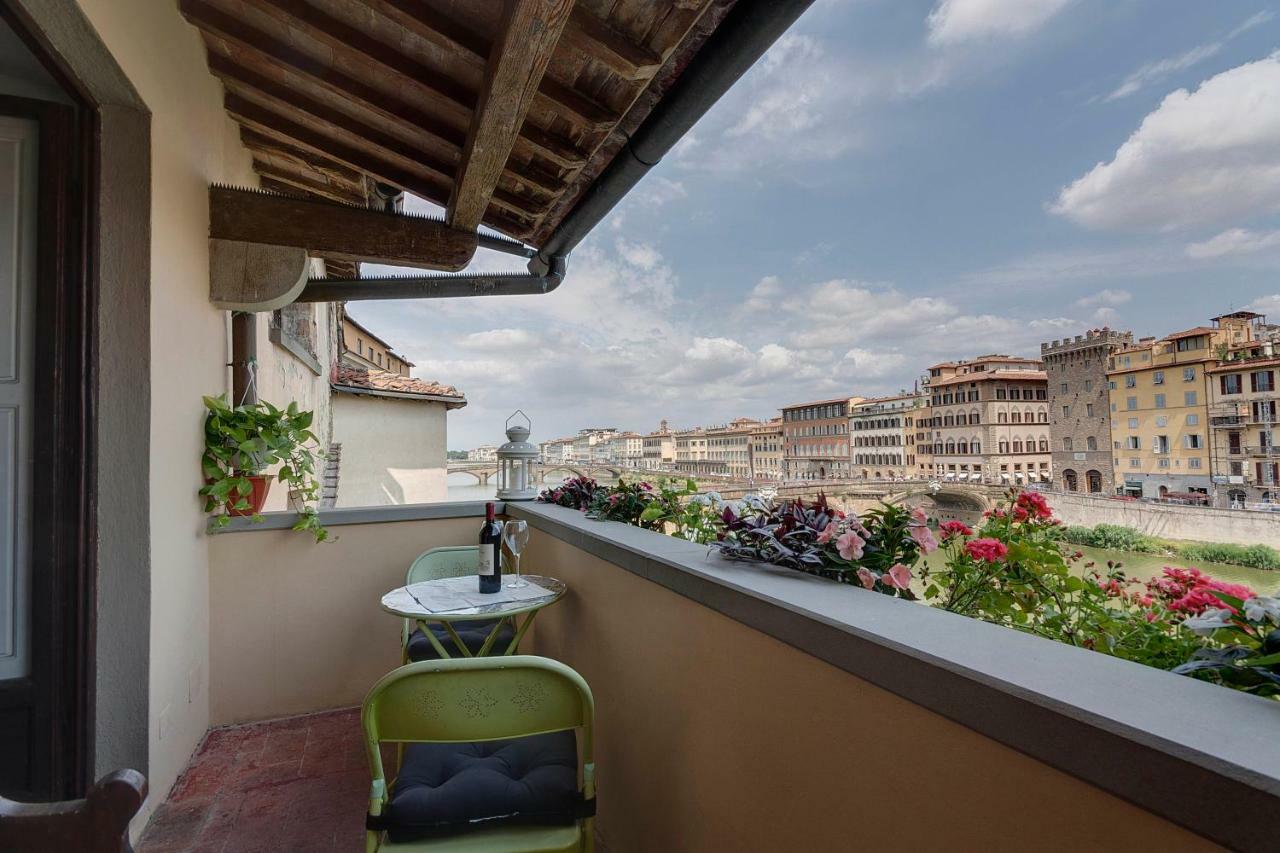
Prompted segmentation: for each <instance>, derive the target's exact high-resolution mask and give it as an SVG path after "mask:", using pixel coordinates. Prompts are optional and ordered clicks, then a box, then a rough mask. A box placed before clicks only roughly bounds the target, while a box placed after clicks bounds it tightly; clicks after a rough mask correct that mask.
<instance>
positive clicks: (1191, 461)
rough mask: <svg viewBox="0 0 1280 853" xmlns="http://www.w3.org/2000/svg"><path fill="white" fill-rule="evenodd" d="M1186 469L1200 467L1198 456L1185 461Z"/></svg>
mask: <svg viewBox="0 0 1280 853" xmlns="http://www.w3.org/2000/svg"><path fill="white" fill-rule="evenodd" d="M1187 467H1188V468H1199V467H1200V457H1199V456H1195V457H1192V458H1191V459H1188V460H1187Z"/></svg>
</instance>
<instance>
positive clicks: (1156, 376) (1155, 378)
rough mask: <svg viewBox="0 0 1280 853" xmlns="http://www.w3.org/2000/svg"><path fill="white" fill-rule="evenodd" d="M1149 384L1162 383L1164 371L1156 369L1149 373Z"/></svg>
mask: <svg viewBox="0 0 1280 853" xmlns="http://www.w3.org/2000/svg"><path fill="white" fill-rule="evenodd" d="M1151 384H1152V385H1163V384H1164V371H1163V370H1157V371H1156V372H1155V373H1153V374H1151Z"/></svg>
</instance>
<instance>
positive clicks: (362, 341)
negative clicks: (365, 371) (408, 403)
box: [341, 307, 414, 376]
mask: <svg viewBox="0 0 1280 853" xmlns="http://www.w3.org/2000/svg"><path fill="white" fill-rule="evenodd" d="M341 328H342V360H343V361H344V362H346V363H347V364H349V365H351V366H352V367H364V368H369V369H372V370H385V371H386V372H387V373H394V374H396V375H398V376H408V375H409V371H410V369H411V368H412V367H413V366H414V365H413V362H412V361H409V360H408V359H407V358H405V357H404V356H402V355H399V354H398V353H396V352H395V351H394V350H393V349H392V348H391V344H389V343H387V342H386V341H384V340H383V339H382V338H380V337H378V336H377V335H375V334H374V333H373V332H371V331H370V330H369V329H368V327H366V326H363V325H361V324H360V323H358V322H357V321H356V320H355V318H353V317H352V316H351V315H350V314H348V313H347V312H346V309H345V307H344V308H343V310H342V324H341Z"/></svg>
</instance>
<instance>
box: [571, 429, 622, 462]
mask: <svg viewBox="0 0 1280 853" xmlns="http://www.w3.org/2000/svg"><path fill="white" fill-rule="evenodd" d="M617 432H618V430H617V429H616V428H614V427H589V428H587V429H580V430H578V434H577V436H575V437H574V439H573V461H574V462H608V461H609V452H610V445H609V441H610V439H612V438H613V436H614V435H615V434H616V433H617Z"/></svg>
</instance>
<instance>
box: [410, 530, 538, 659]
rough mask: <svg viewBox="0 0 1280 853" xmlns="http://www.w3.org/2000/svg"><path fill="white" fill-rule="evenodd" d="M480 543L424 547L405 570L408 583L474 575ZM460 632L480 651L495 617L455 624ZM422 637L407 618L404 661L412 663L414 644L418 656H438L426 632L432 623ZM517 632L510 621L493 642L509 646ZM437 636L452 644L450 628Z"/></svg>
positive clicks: (469, 643) (424, 630)
mask: <svg viewBox="0 0 1280 853" xmlns="http://www.w3.org/2000/svg"><path fill="white" fill-rule="evenodd" d="M479 551H480V546H479V545H447V546H444V547H440V548H431V549H430V550H427V551H423V552H422V553H421V554H419V555H418V556H417V557H415V558H414V560H413V562H412V563H410V564H409V571H407V572H406V573H405V577H404V583H405V586H408V585H410V584H415V583H421V582H422V581H430V580H439V579H440V578H459V577H463V576H465V575H473V574H475V572H476V563H477V559H478V552H479ZM451 627H453V628H454V629H455V632H456V633H457V634H458V635H459V636H458V638H457V640H455V641H454V642H457V641H458V640H461V641H462V642H464V643H465V644H466V645H467V646H468V647H471V649H472V651H473V652H475V651H478V650H479V648H480V647H482V646H483V644H484V642H485V640H487V639H488V636H489V634H490V632H491V630H492V629H493V627H494V625H493V621H492V620H477V621H475V622H458V623H454V625H453V626H451ZM422 630H423V634H422V637H421V639H419V638H418V637H417V636H416V632H415V627H414V621H413V620H412V619H405V620H404V624H403V625H401V628H400V660H401V663H408V662H409V660H410V647H411V646H412V648H413V649H414V659H417V660H423V659H425V658H428V657H436V656H437V653H436V652H435V651H434V645H435V644H434V643H431V642H430V640H429V639H428V638H427V636H426V633H425V632H426V631H427V630H430V627H429V626H424V628H423V629H422ZM514 636H515V626H513V625H510V623H508V624H506V625H503V626H500V627H499V628H498V636H496V637H495V638H494V642H493V643H491V644H490V645H491V646H492V647H494V648H499V649H505V648H506V647H507V644H508V643H509V642H510V640H511V638H512V637H514ZM436 639H437V640H438V641H439V642H441V643H445V644H448V643H449V641H450V640H451V639H452V638H451V637H450V636H449V634H448V633H447V632H445V634H444V636H437V637H436Z"/></svg>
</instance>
